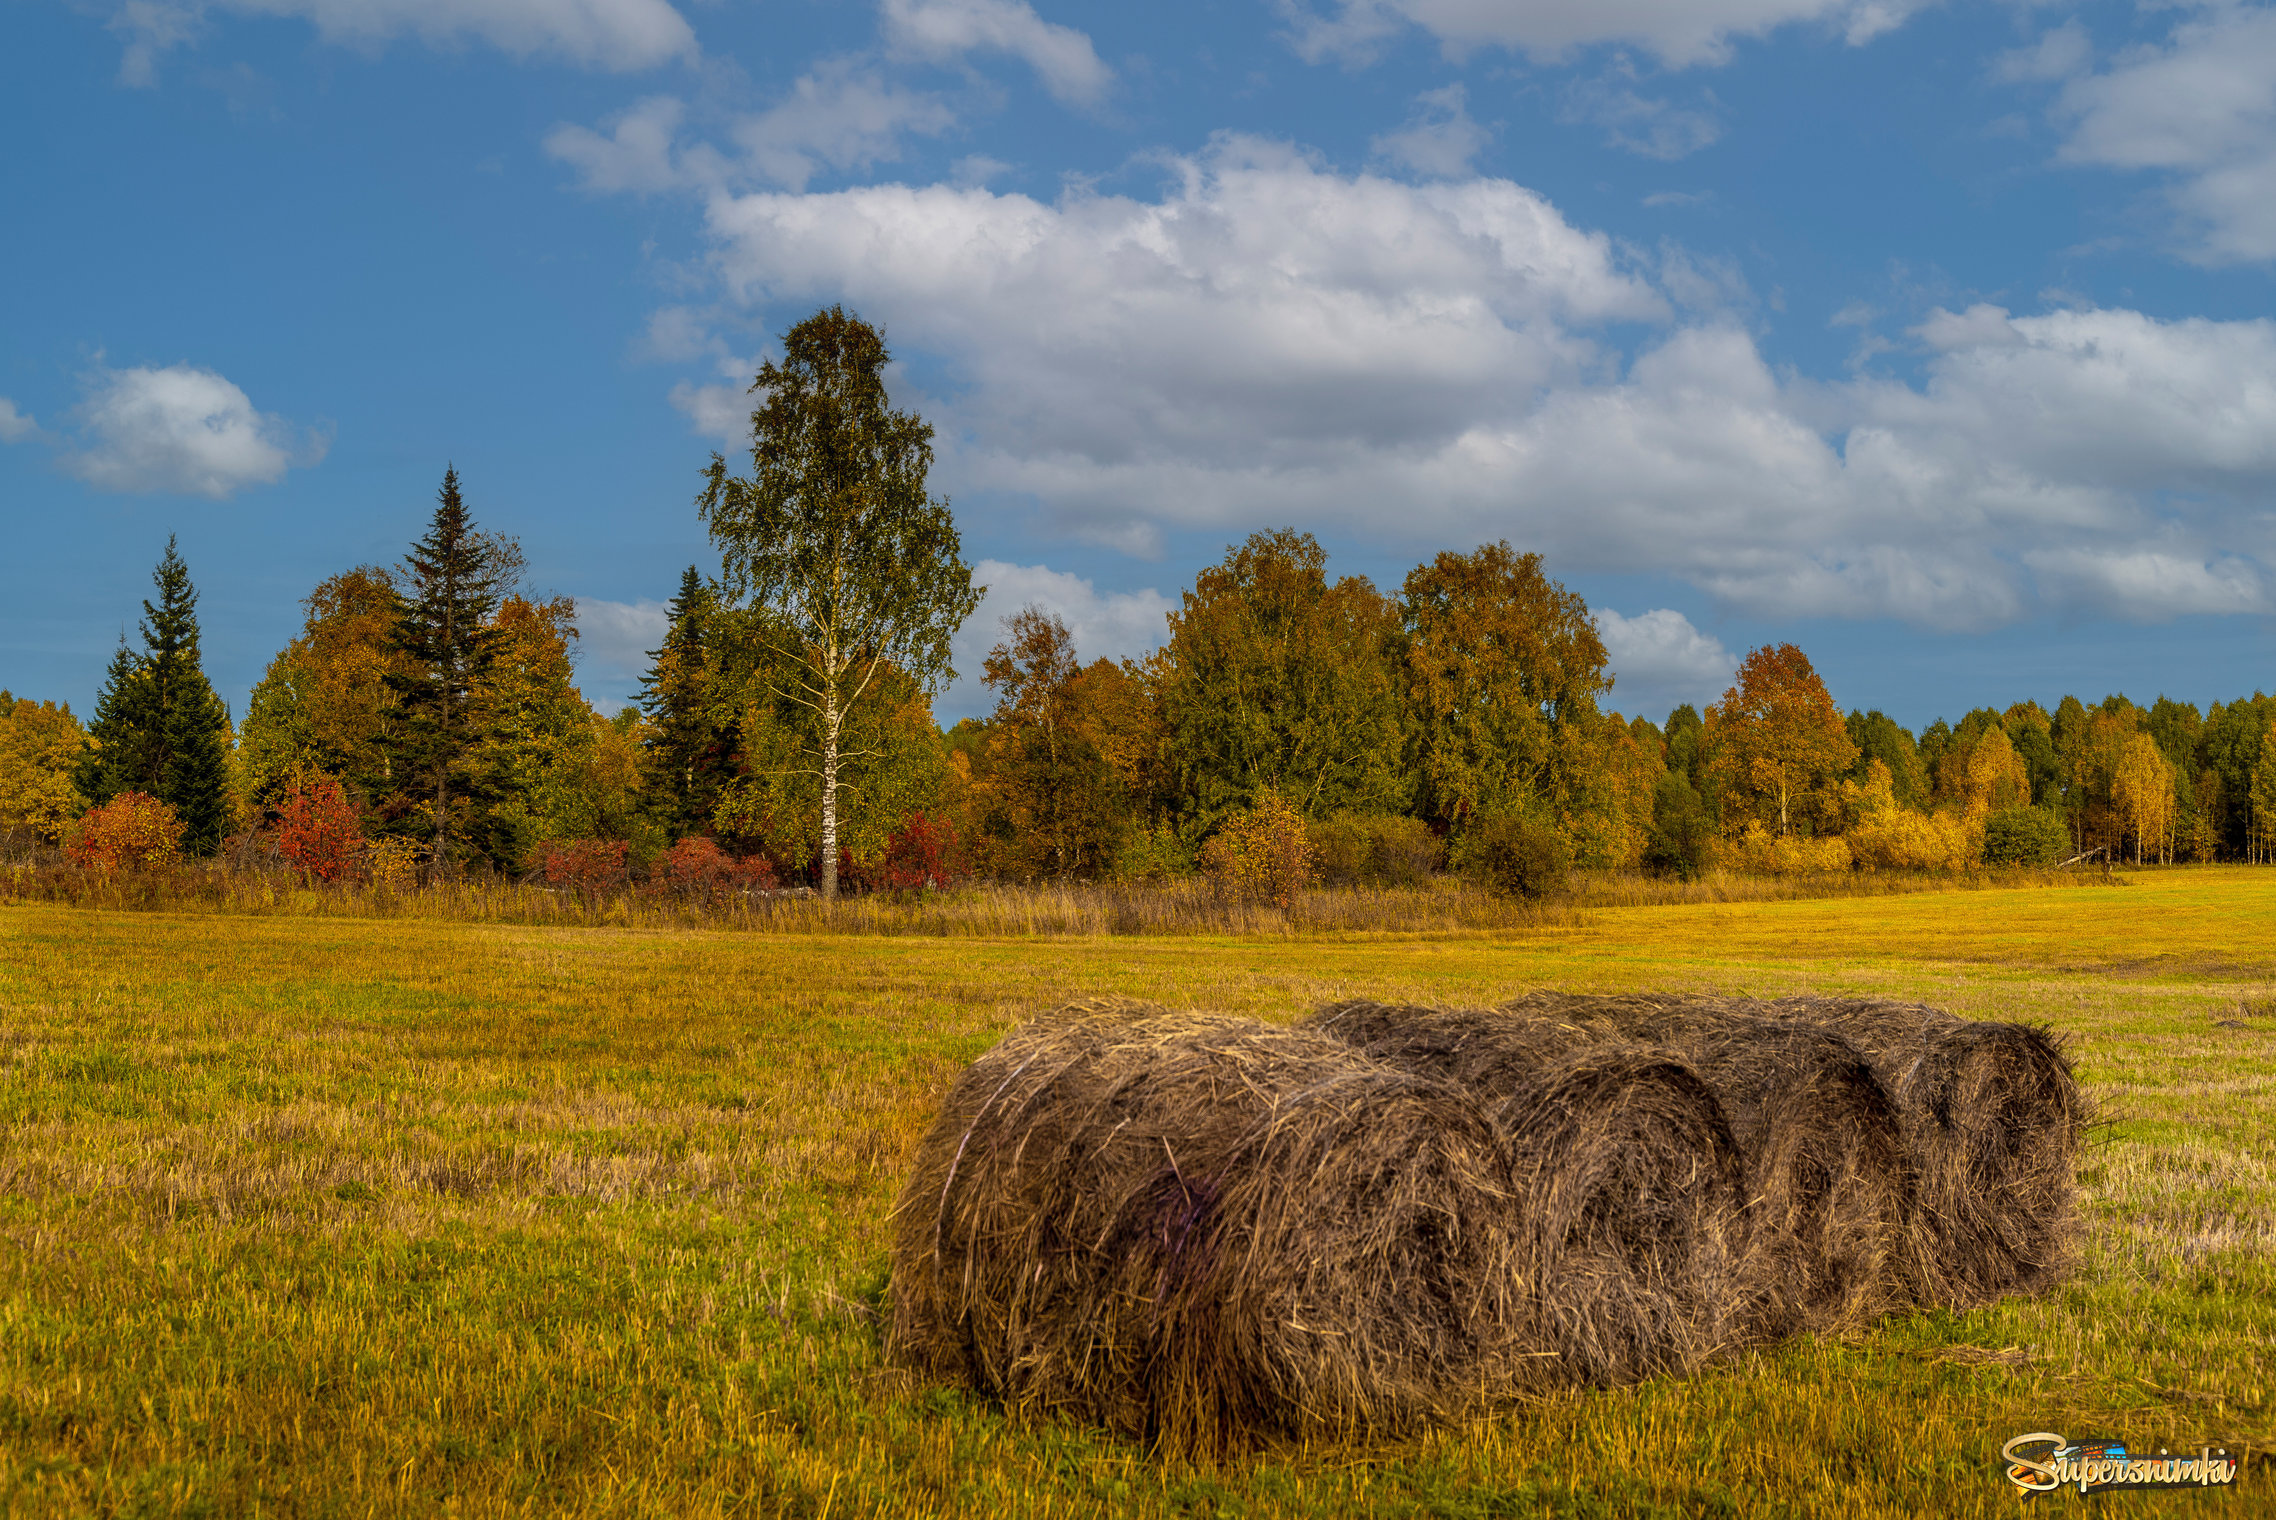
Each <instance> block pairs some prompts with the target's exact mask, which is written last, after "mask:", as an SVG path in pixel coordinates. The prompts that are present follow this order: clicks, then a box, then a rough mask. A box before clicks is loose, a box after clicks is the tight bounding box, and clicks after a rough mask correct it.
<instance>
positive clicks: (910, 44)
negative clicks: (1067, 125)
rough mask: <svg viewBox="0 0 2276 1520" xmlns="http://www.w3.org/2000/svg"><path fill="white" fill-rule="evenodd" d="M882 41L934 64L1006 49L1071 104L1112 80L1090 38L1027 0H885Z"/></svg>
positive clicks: (1098, 95) (1101, 93)
mask: <svg viewBox="0 0 2276 1520" xmlns="http://www.w3.org/2000/svg"><path fill="white" fill-rule="evenodd" d="M883 19H884V30H885V40H886V44H887V45H888V46H889V47H890V48H892V49H893V51H895V52H896V53H899V54H902V55H905V56H913V57H918V58H923V59H927V60H929V61H931V62H935V63H948V62H954V61H955V60H957V59H960V58H962V57H963V56H964V55H966V54H967V53H977V52H996V53H1009V54H1010V55H1012V56H1013V57H1015V58H1017V59H1019V60H1020V61H1021V62H1022V63H1025V64H1026V65H1027V66H1028V67H1029V68H1031V69H1033V70H1035V73H1036V77H1037V78H1039V79H1041V80H1042V81H1043V87H1044V88H1045V89H1047V90H1049V91H1050V92H1051V93H1052V95H1053V96H1054V97H1056V98H1057V99H1059V100H1060V101H1062V102H1064V103H1066V104H1069V105H1095V104H1097V103H1098V102H1099V101H1100V100H1102V99H1104V98H1105V96H1106V93H1107V91H1108V89H1109V88H1110V87H1111V86H1112V85H1113V83H1114V73H1113V71H1112V70H1110V69H1109V68H1107V66H1106V65H1105V64H1104V63H1101V62H1100V61H1099V56H1098V52H1097V50H1096V49H1095V48H1093V47H1092V46H1091V39H1090V38H1089V37H1088V36H1087V35H1085V34H1084V33H1082V32H1079V31H1077V30H1075V28H1073V27H1071V26H1061V25H1059V24H1057V23H1056V22H1051V21H1046V20H1044V19H1043V18H1042V17H1041V16H1038V15H1037V14H1036V13H1035V7H1034V6H1032V5H1029V4H1027V3H1026V0H885V4H884V18H883Z"/></svg>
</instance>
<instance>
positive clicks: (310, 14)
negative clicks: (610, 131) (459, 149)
mask: <svg viewBox="0 0 2276 1520" xmlns="http://www.w3.org/2000/svg"><path fill="white" fill-rule="evenodd" d="M213 11H225V12H231V13H234V14H237V15H245V16H285V17H293V18H296V19H299V20H303V21H307V22H309V23H310V24H312V25H313V26H314V27H315V28H316V31H317V35H318V36H320V37H322V38H323V39H324V40H325V41H326V42H331V43H344V44H347V45H349V46H354V47H366V48H370V47H378V46H380V45H383V44H385V43H387V42H390V41H392V40H394V39H395V38H397V37H401V36H405V35H409V36H415V37H417V38H418V39H419V40H420V41H422V42H425V43H427V44H429V45H431V46H449V45H454V44H457V43H460V42H464V41H469V40H472V41H479V42H486V43H489V44H490V45H491V46H493V47H496V48H499V49H501V50H502V51H504V52H507V53H511V54H513V55H514V56H516V57H530V56H533V55H537V56H547V57H554V58H561V59H565V60H567V61H568V62H571V63H577V64H582V65H584V66H586V67H588V68H599V69H610V70H616V71H630V70H635V69H646V68H653V67H654V66H656V65H657V64H660V63H666V62H669V61H670V60H672V59H675V58H692V57H694V56H695V53H696V40H695V32H694V31H693V29H691V28H690V27H689V26H688V23H687V19H686V18H685V17H683V16H682V15H681V14H680V13H679V12H678V11H676V10H674V9H673V8H672V6H671V5H670V4H669V3H668V0H126V3H125V4H123V5H121V6H119V7H118V9H117V10H116V11H115V12H113V14H112V19H111V22H110V26H111V30H112V31H113V32H115V33H117V34H118V35H120V36H122V37H124V38H125V39H126V45H127V50H126V55H125V58H124V59H123V61H122V62H121V64H120V68H119V73H120V77H121V79H122V80H124V81H125V82H126V83H128V84H148V83H150V82H151V80H152V78H153V77H154V71H155V66H156V62H157V60H158V58H159V57H161V56H162V55H163V54H165V53H166V52H167V51H169V50H170V49H172V48H174V47H177V46H179V45H181V44H182V43H185V42H188V41H190V40H191V39H192V38H193V37H195V36H196V34H197V32H198V30H199V28H200V25H201V23H202V22H203V20H204V18H205V17H206V15H207V14H209V13H210V12H213Z"/></svg>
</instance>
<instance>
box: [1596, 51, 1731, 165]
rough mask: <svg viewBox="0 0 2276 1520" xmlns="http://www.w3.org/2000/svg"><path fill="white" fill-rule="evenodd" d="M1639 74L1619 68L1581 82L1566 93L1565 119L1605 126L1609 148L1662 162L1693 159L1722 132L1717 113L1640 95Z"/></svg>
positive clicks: (1605, 135) (1605, 136)
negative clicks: (1635, 85) (1692, 157)
mask: <svg viewBox="0 0 2276 1520" xmlns="http://www.w3.org/2000/svg"><path fill="white" fill-rule="evenodd" d="M1634 77H1635V76H1634V73H1633V71H1630V70H1615V71H1614V72H1613V73H1612V74H1610V75H1607V76H1605V77H1602V78H1598V79H1584V80H1578V81H1576V82H1575V83H1574V84H1573V85H1572V87H1571V88H1570V89H1568V90H1567V91H1566V92H1565V106H1564V111H1563V119H1564V120H1566V121H1569V122H1585V123H1587V124H1589V125H1591V126H1598V127H1602V128H1604V140H1605V142H1606V143H1608V144H1609V145H1610V146H1612V147H1615V148H1622V149H1625V150H1626V151H1628V152H1630V153H1635V154H1639V155H1641V156H1642V157H1645V158H1656V159H1659V160H1660V161H1661V162H1663V163H1672V162H1674V161H1675V160H1676V159H1679V158H1685V157H1688V156H1689V155H1691V154H1693V153H1696V152H1698V151H1699V150H1700V149H1701V148H1704V147H1707V146H1709V145H1710V144H1712V143H1713V142H1714V141H1715V140H1716V139H1717V138H1719V137H1721V136H1722V135H1723V124H1722V123H1721V122H1720V121H1718V120H1716V119H1715V115H1714V113H1713V112H1712V111H1709V110H1706V109H1702V108H1699V107H1692V106H1679V105H1676V104H1674V103H1673V102H1672V101H1666V100H1653V99H1651V98H1649V97H1647V96H1644V95H1640V94H1638V93H1637V92H1636V90H1635V88H1634V87H1633V84H1632V81H1633V79H1634Z"/></svg>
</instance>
